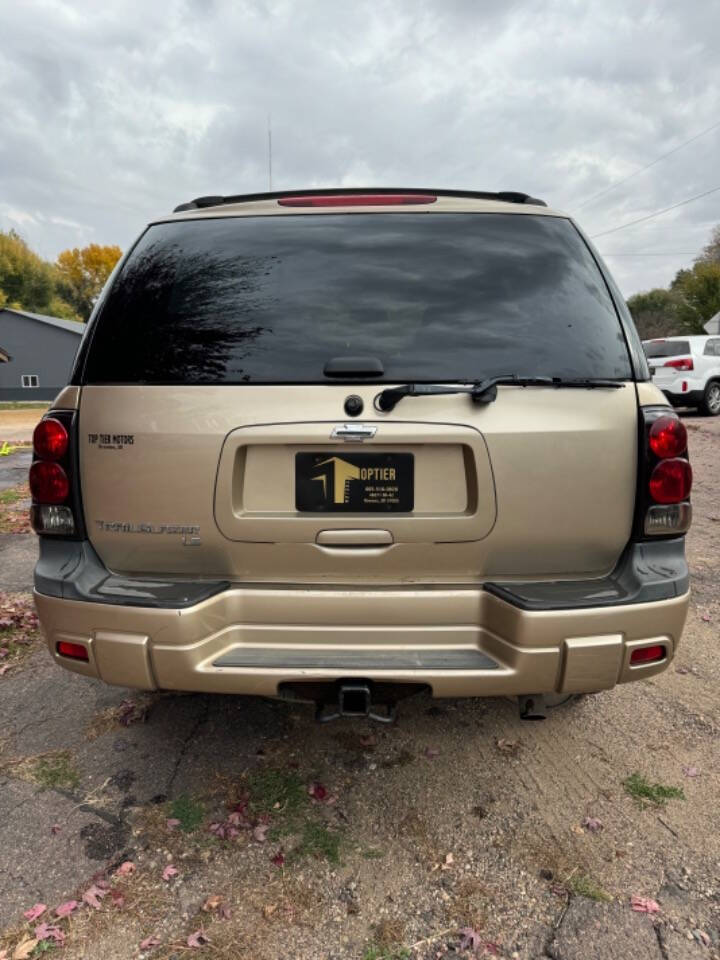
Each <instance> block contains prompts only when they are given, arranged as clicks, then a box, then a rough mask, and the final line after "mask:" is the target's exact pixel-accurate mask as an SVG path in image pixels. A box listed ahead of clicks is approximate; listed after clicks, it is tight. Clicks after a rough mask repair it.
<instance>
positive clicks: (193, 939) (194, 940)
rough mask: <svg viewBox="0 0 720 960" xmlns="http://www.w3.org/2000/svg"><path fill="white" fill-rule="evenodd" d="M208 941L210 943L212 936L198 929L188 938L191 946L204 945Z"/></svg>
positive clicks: (188, 943)
mask: <svg viewBox="0 0 720 960" xmlns="http://www.w3.org/2000/svg"><path fill="white" fill-rule="evenodd" d="M206 943H210V938H209V937H207V936H206V935H205V932H204V931H203V930H196V931H195V933H191V934H190V936H189V937H188V938H187V945H188V946H189V947H204V946H205V944H206Z"/></svg>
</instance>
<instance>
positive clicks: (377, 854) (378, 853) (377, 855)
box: [362, 847, 385, 860]
mask: <svg viewBox="0 0 720 960" xmlns="http://www.w3.org/2000/svg"><path fill="white" fill-rule="evenodd" d="M362 855H363V857H364V859H365V860H382V859H383V857H384V856H385V852H384V851H383V850H376V849H375V848H374V847H370V849H368V850H363V852H362Z"/></svg>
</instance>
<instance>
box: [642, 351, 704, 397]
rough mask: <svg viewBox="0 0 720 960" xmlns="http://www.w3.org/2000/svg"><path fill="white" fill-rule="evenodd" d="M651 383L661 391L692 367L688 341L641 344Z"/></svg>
mask: <svg viewBox="0 0 720 960" xmlns="http://www.w3.org/2000/svg"><path fill="white" fill-rule="evenodd" d="M643 349H644V350H645V356H646V357H647V358H648V364H649V365H650V373H651V375H652V378H653V382H654V383H655V384H657V386H658V387H660V389H661V390H662V389H663V387H665V388H668V387H669V386H671V385H672V384H673V383H674V382H675V381H676V380H677V379H678V377H681V376H682V375H683V373H689V372H690V371H691V370H692V369H693V366H694V363H693V358H692V353H691V351H690V341H689V340H648V341H646V342H644V343H643Z"/></svg>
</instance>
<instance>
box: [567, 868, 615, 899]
mask: <svg viewBox="0 0 720 960" xmlns="http://www.w3.org/2000/svg"><path fill="white" fill-rule="evenodd" d="M567 888H568V890H569V891H570V893H573V894H575V896H576V897H587V898H588V900H596V901H597V902H598V903H610V901H611V900H612V897H611V896H610V894H609V893H606V892H605V890H603V888H602V887H601V886H600V884H598V883H595V881H594V880H593V879H592V878H591V877H586V876H583V875H582V874H576V875H574V876H572V877H570V878H569V879H568V881H567Z"/></svg>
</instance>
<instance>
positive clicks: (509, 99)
mask: <svg viewBox="0 0 720 960" xmlns="http://www.w3.org/2000/svg"><path fill="white" fill-rule="evenodd" d="M635 9H637V10H638V11H639V12H638V13H633V12H632V11H633V10H635ZM0 33H1V34H2V36H3V44H2V49H0V104H1V106H2V113H3V136H2V138H1V139H0V227H2V228H5V229H7V228H8V227H10V226H14V227H16V228H17V229H19V230H20V231H21V232H22V233H23V234H24V235H25V236H26V237H27V239H28V240H29V241H30V242H31V243H32V244H33V245H34V246H36V247H37V248H38V249H39V250H40V251H41V252H42V253H43V254H44V255H46V256H55V255H56V254H57V252H58V251H59V250H60V249H62V248H63V247H67V246H70V245H74V244H79V243H86V242H89V241H97V242H102V243H119V244H121V245H122V246H127V245H128V243H130V242H131V241H132V239H133V236H134V235H135V234H136V233H137V232H138V231H139V229H140V228H141V227H142V225H143V224H144V222H146V221H147V219H148V218H150V217H152V216H153V215H155V214H157V213H161V212H164V211H166V210H168V209H171V208H172V207H173V206H175V205H176V204H177V203H179V202H180V201H183V200H186V199H189V198H191V197H193V196H198V195H201V194H203V193H240V192H245V191H253V190H259V189H264V188H265V187H266V186H267V156H266V146H267V130H266V126H267V117H268V114H272V125H273V144H274V186H276V187H277V188H282V187H302V186H311V185H323V184H325V185H336V184H343V185H345V184H376V185H393V186H396V185H408V186H419V185H429V186H457V187H465V188H477V189H491V190H493V189H520V190H527V191H529V192H531V193H534V194H536V195H539V196H543V197H545V198H546V199H547V200H548V201H549V202H550V203H551V204H552V205H553V206H556V207H559V208H560V209H566V210H568V211H569V212H573V211H574V210H575V208H576V207H578V206H579V205H580V204H581V203H582V202H583V201H584V200H585V199H587V198H588V197H589V196H591V195H593V194H595V193H597V192H598V191H600V190H602V189H604V188H605V187H606V186H608V185H609V184H611V183H612V182H614V181H615V180H616V179H619V178H621V177H624V176H627V175H628V174H629V173H632V172H633V170H635V169H637V168H638V167H641V166H643V165H644V164H645V163H648V162H649V161H651V160H652V159H653V158H654V157H656V156H658V155H659V154H661V153H663V152H666V151H668V150H670V149H672V147H674V146H675V145H677V144H678V143H681V142H682V141H683V140H685V139H688V138H689V137H691V136H693V134H695V133H697V132H699V131H700V130H702V129H704V128H705V127H708V126H710V125H711V124H712V123H713V122H714V121H716V120H720V113H719V112H718V104H719V103H720V59H719V58H718V57H717V49H718V46H719V41H720V17H718V15H717V6H716V4H715V3H714V0H688V2H686V3H684V4H683V5H678V4H677V3H674V2H670V0H656V2H651V3H648V4H645V5H643V6H642V8H640V7H638V6H637V5H628V4H626V3H622V2H620V0H606V2H604V3H580V2H569V0H516V2H487V0H486V2H478V0H436V2H431V0H421V2H411V0H394V2H368V0H365V2H363V0H360V2H356V3H354V4H352V5H350V4H347V5H344V4H338V3H331V2H328V0H308V2H303V3H299V2H297V0H295V2H292V0H265V2H260V0H258V2H249V0H248V2H244V3H237V2H232V0H227V2H226V0H214V2H203V0H185V2H178V0H176V2H166V3H158V4H153V3H149V2H147V0H145V2H139V0H124V2H118V0H108V2H106V3H105V4H103V5H102V7H101V6H100V5H98V4H96V3H94V2H92V0H73V2H61V0H26V2H24V3H23V4H13V3H11V0H0ZM719 152H720V128H719V129H718V130H717V131H714V132H713V133H711V134H708V135H707V136H706V137H704V138H701V139H700V140H698V141H697V142H696V143H694V144H692V145H691V146H689V147H688V148H686V149H685V150H682V151H679V152H678V153H677V154H675V155H673V156H672V157H670V158H668V160H666V161H663V162H662V163H660V164H658V165H657V166H656V167H653V168H652V170H650V171H648V172H647V173H645V174H641V175H640V176H638V177H637V178H634V179H633V180H631V181H630V182H629V183H628V184H627V185H626V186H623V187H621V188H619V189H618V190H614V191H612V192H610V193H608V194H607V195H606V196H604V197H602V198H601V199H599V200H598V201H596V202H594V203H591V204H588V205H587V206H586V207H585V208H584V209H582V210H581V211H580V213H579V215H578V219H579V221H580V223H581V224H582V225H583V226H584V227H585V228H586V229H587V230H588V232H589V233H591V234H592V233H599V232H601V231H603V230H605V229H608V228H610V227H613V226H616V225H618V224H621V223H624V222H626V221H628V220H631V219H634V218H636V217H640V216H643V215H645V214H647V213H651V212H652V211H654V210H656V209H659V208H661V207H664V206H668V205H670V204H671V203H673V202H676V201H678V200H682V199H684V198H685V197H689V196H691V195H693V194H695V193H700V192H702V191H703V190H707V189H710V188H711V187H714V186H718V185H720V174H719V173H718V172H717V171H718V170H720V163H718V154H719ZM717 222H720V194H717V195H715V196H714V197H708V198H707V200H702V201H699V202H698V203H696V204H690V205H688V206H687V207H683V208H681V209H679V210H677V211H674V212H673V213H670V214H667V215H665V216H663V217H661V218H658V219H657V220H653V221H650V222H648V223H647V224H642V225H639V226H637V227H631V228H630V229H628V230H626V231H621V232H619V233H617V234H615V235H612V236H609V237H606V238H601V239H600V240H599V241H598V245H599V247H600V249H601V250H603V251H605V252H607V253H609V254H638V253H649V252H656V253H661V254H663V256H653V257H644V256H643V257H640V256H623V257H614V256H613V257H610V258H609V263H610V265H611V268H612V269H613V272H614V273H615V275H616V277H617V278H618V281H619V283H620V285H621V287H622V288H623V290H624V291H625V292H626V293H627V294H629V293H632V292H634V291H636V290H638V289H642V288H646V287H648V286H652V285H656V284H664V283H667V282H668V280H669V279H670V278H671V277H672V275H673V274H674V272H675V270H676V269H678V268H679V267H680V266H682V265H684V264H685V263H687V262H688V260H690V259H691V257H690V256H689V254H690V253H691V252H694V251H698V250H699V249H700V248H701V246H702V245H703V243H704V242H705V240H706V237H707V235H708V233H709V231H710V229H711V228H712V226H713V225H714V224H715V223H717ZM685 251H687V254H685ZM665 254H667V256H666V255H665Z"/></svg>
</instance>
